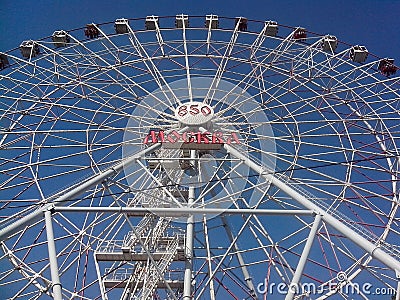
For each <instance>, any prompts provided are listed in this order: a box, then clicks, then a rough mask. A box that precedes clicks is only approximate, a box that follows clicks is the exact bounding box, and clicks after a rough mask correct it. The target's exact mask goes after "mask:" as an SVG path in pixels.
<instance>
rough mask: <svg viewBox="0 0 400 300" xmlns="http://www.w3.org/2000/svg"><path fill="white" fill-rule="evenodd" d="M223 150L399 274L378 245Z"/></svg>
mask: <svg viewBox="0 0 400 300" xmlns="http://www.w3.org/2000/svg"><path fill="white" fill-rule="evenodd" d="M224 148H225V149H226V150H227V151H228V152H229V153H230V154H231V155H233V156H235V157H236V158H240V159H242V160H243V162H244V163H245V164H246V165H247V166H248V167H249V168H251V169H253V170H254V171H256V172H257V173H259V174H260V175H261V176H263V177H264V178H265V179H266V180H267V181H269V182H271V184H272V185H274V186H276V187H277V188H279V189H280V190H281V191H282V192H284V193H286V194H287V195H288V196H290V197H291V198H293V200H295V201H297V202H298V203H300V204H301V205H303V206H304V207H305V208H307V209H309V210H312V211H314V212H316V213H317V214H320V215H321V216H322V220H323V221H324V222H325V223H327V224H329V225H330V226H332V227H333V228H334V229H336V230H337V231H339V232H340V233H341V234H343V235H344V236H345V237H347V238H348V239H349V240H351V241H352V242H353V243H354V244H356V245H357V246H359V247H360V248H362V249H364V250H365V251H366V252H367V253H369V254H370V255H371V256H372V257H373V258H375V259H377V260H379V261H380V262H381V263H383V264H384V265H386V266H387V267H389V268H390V269H391V270H394V271H396V272H400V262H399V261H398V260H396V259H395V258H393V257H392V256H390V255H389V254H388V253H386V252H385V251H383V250H382V249H381V248H380V247H379V246H378V245H375V244H373V243H371V242H370V241H368V240H367V239H365V238H364V237H362V236H361V235H359V234H358V233H357V232H355V231H354V230H353V229H351V228H350V227H348V226H346V225H345V224H343V223H342V222H340V221H339V220H338V219H336V218H335V217H333V216H332V215H330V214H329V213H328V212H326V211H324V210H323V209H322V208H321V207H319V206H317V205H316V204H314V203H313V202H311V201H310V200H309V199H307V198H306V197H305V196H303V195H302V194H300V193H299V192H297V191H295V190H294V189H293V188H291V187H290V186H289V185H287V184H286V183H284V182H283V181H281V180H280V179H278V178H276V177H275V176H274V175H273V174H270V173H269V172H267V173H266V172H265V171H266V170H265V168H264V167H263V166H261V165H258V164H257V163H255V162H253V161H252V160H251V159H250V158H248V157H246V156H245V155H243V154H242V153H241V152H239V151H238V150H237V149H235V148H234V147H232V146H230V145H227V144H224Z"/></svg>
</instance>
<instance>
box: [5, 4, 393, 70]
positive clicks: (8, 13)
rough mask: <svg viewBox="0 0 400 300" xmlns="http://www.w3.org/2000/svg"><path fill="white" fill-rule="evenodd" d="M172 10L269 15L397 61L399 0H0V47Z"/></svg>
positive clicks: (266, 18)
mask: <svg viewBox="0 0 400 300" xmlns="http://www.w3.org/2000/svg"><path fill="white" fill-rule="evenodd" d="M178 13H187V14H189V15H205V14H209V13H214V14H218V15H220V16H228V17H235V16H239V15H241V16H245V17H248V18H249V19H259V20H269V19H272V20H276V21H278V23H281V24H284V25H291V26H302V27H306V28H307V29H309V30H310V31H313V32H316V33H320V34H325V33H329V34H333V35H336V36H337V37H338V38H339V40H342V41H345V42H347V43H350V44H362V45H365V46H367V48H368V50H369V51H370V52H372V53H374V54H376V55H378V56H380V57H393V58H395V59H396V62H395V63H396V64H397V65H399V63H400V51H399V49H400V0H347V1H346V0H335V1H332V0H331V1H324V0H320V1H317V0H308V1H294V0H293V1H277V0H275V1H271V0H241V1H238V0H230V1H221V0H219V1H216V0H197V1H193V0H192V1H190V0H186V1H179V0H169V1H160V0H158V1H151V0H147V1H143V0H140V1H139V0H119V1H104V0H97V1H89V0H69V1H66V0H65V1H60V0H37V1H32V0H0V29H1V30H0V32H1V39H0V51H6V50H9V49H12V48H14V47H17V46H18V45H19V44H20V42H21V41H23V40H27V39H39V38H42V37H44V36H48V35H51V34H52V33H53V31H54V30H57V29H65V30H69V29H73V28H77V27H82V26H84V25H85V24H86V23H88V22H97V23H102V22H108V21H113V20H114V19H116V18H121V17H125V18H135V17H144V16H146V15H149V14H155V15H160V16H161V15H175V14H178Z"/></svg>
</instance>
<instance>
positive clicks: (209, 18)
mask: <svg viewBox="0 0 400 300" xmlns="http://www.w3.org/2000/svg"><path fill="white" fill-rule="evenodd" d="M205 27H206V28H210V29H217V28H218V27H219V20H218V16H216V15H206V23H205Z"/></svg>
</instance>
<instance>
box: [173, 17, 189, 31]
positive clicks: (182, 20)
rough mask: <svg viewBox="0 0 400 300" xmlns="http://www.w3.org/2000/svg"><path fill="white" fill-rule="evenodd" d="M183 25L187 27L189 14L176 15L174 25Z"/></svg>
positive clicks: (178, 26)
mask: <svg viewBox="0 0 400 300" xmlns="http://www.w3.org/2000/svg"><path fill="white" fill-rule="evenodd" d="M183 25H185V28H187V27H189V16H188V15H176V18H175V27H176V28H183Z"/></svg>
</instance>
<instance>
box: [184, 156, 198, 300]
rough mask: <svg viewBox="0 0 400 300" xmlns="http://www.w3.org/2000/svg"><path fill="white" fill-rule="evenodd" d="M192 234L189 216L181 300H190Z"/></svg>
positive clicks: (192, 223)
mask: <svg viewBox="0 0 400 300" xmlns="http://www.w3.org/2000/svg"><path fill="white" fill-rule="evenodd" d="M195 155H196V152H195V151H194V150H191V151H190V158H192V159H193V160H192V161H191V164H192V165H193V166H194V159H195ZM194 192H195V188H194V187H193V186H190V187H189V196H188V205H187V206H188V207H190V206H191V205H192V204H193V202H194V197H195V194H194ZM193 233H194V215H193V214H191V215H189V217H188V219H187V225H186V241H185V259H186V260H185V275H184V279H183V300H191V299H192V271H193V238H194V236H193Z"/></svg>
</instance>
